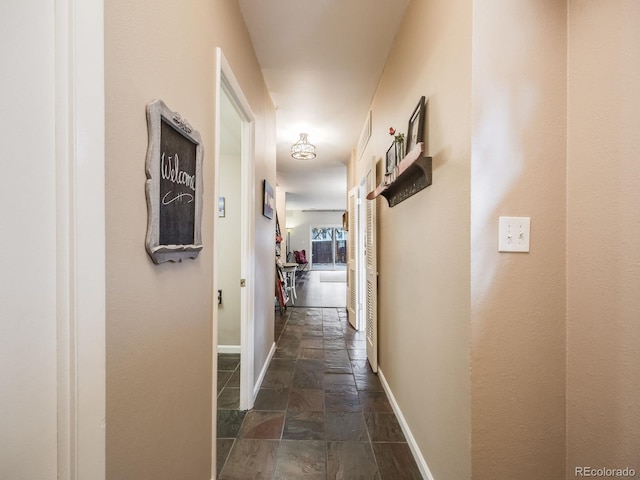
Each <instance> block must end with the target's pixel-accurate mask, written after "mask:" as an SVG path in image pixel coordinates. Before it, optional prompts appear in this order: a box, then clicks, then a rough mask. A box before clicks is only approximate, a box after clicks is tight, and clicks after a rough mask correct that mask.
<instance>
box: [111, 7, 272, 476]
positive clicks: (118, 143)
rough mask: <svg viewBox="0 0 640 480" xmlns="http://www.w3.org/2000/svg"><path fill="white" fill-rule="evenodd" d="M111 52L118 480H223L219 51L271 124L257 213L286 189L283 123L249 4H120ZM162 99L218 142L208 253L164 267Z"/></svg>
mask: <svg viewBox="0 0 640 480" xmlns="http://www.w3.org/2000/svg"><path fill="white" fill-rule="evenodd" d="M105 42H106V47H105V49H106V60H105V61H106V72H107V73H106V106H107V107H106V109H107V110H106V116H107V118H106V140H107V145H106V164H107V171H106V189H107V198H106V200H107V225H106V228H107V478H110V479H118V480H124V479H135V480H144V479H154V480H159V479H167V480H168V479H172V480H173V479H176V478H190V479H209V478H211V476H210V475H211V463H212V461H211V455H212V444H211V443H212V441H211V439H212V419H211V412H212V398H211V392H212V389H213V387H214V386H213V385H212V363H213V362H214V359H213V349H214V346H213V344H212V342H213V332H212V330H213V329H215V328H216V325H215V323H214V324H212V316H213V314H212V312H213V310H214V308H215V297H214V292H213V291H212V288H213V277H212V276H213V265H212V260H213V239H214V234H213V228H212V225H213V215H215V214H217V208H216V206H217V202H216V201H215V200H214V196H213V188H214V180H215V179H214V175H213V172H214V163H213V162H214V156H213V155H214V151H215V145H214V131H215V114H214V112H215V104H214V99H215V91H216V88H217V85H216V78H215V61H216V60H215V58H216V52H215V48H216V47H217V46H219V47H221V48H222V50H223V52H224V54H225V56H226V58H227V60H228V61H229V63H230V65H231V68H232V69H233V71H234V74H235V76H236V77H237V79H238V81H239V83H240V85H241V87H242V89H243V92H244V94H245V96H246V97H247V100H248V102H249V104H250V105H251V108H252V110H253V112H254V114H255V116H256V118H257V121H256V129H255V131H256V137H255V148H256V177H255V178H256V182H255V183H256V184H255V190H254V193H255V194H256V195H254V201H255V203H256V207H257V206H258V205H259V198H260V195H259V194H257V192H258V188H260V189H261V179H263V178H268V179H270V181H273V182H275V150H274V147H273V144H274V142H275V140H274V139H275V132H274V126H273V123H274V118H275V113H274V111H273V105H272V103H271V101H270V99H269V96H268V94H267V92H266V89H265V87H264V84H263V81H262V77H261V73H260V70H259V67H258V65H257V61H256V59H255V55H254V53H253V49H252V46H251V43H250V39H249V36H248V34H247V32H246V29H245V27H244V23H243V21H242V17H241V14H240V11H239V9H238V6H237V3H236V2H230V1H228V0H217V1H210V0H188V1H186V2H171V1H160V2H158V1H157V0H153V1H152V0H142V1H138V2H133V3H132V2H128V1H124V0H113V1H109V2H107V3H106V5H105ZM155 98H161V99H163V100H164V101H165V102H166V103H167V105H168V106H169V108H171V109H173V110H176V111H178V112H180V113H181V114H182V115H183V116H184V117H185V118H186V119H187V120H188V121H189V122H190V123H191V124H192V125H193V126H194V128H196V129H198V130H199V131H200V133H201V135H202V139H203V143H204V151H205V157H204V212H203V219H202V232H203V243H204V249H203V250H202V252H201V253H200V256H199V257H198V259H196V260H188V261H185V262H182V263H180V264H173V263H168V264H163V265H154V264H153V263H152V262H151V260H150V259H149V257H148V256H147V254H146V252H145V250H144V240H145V232H146V223H147V211H146V200H145V194H144V181H145V173H144V159H145V153H146V148H147V127H146V119H145V105H146V104H147V103H148V102H150V101H151V100H153V99H155ZM259 185H260V187H259ZM256 197H257V198H256ZM256 211H257V210H256ZM261 220H266V219H263V218H256V225H255V228H254V233H255V236H256V242H257V243H258V244H260V242H261V241H263V240H264V239H265V238H266V237H269V239H270V242H269V246H270V251H269V255H268V258H267V257H265V253H264V251H262V250H260V249H258V251H257V253H256V278H255V281H256V284H257V285H261V284H264V283H265V282H269V285H270V286H271V288H269V292H270V296H267V295H265V291H264V288H258V287H256V299H255V302H256V315H255V317H256V359H255V362H256V364H259V365H260V366H261V365H262V364H263V363H264V361H265V359H266V355H267V353H268V350H269V348H270V346H271V344H272V343H273V268H274V267H273V234H272V232H273V224H272V223H271V222H262V221H261ZM269 332H270V336H269ZM258 371H259V369H258Z"/></svg>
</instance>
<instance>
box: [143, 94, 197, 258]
mask: <svg viewBox="0 0 640 480" xmlns="http://www.w3.org/2000/svg"><path fill="white" fill-rule="evenodd" d="M147 130H148V134H149V145H148V147H147V160H146V173H147V181H146V194H147V238H146V242H145V243H146V249H147V253H148V254H149V256H150V257H151V259H152V260H153V262H154V263H156V264H160V263H163V262H180V261H182V260H183V259H186V258H196V257H197V256H198V254H199V253H200V250H202V202H203V200H202V188H203V187H202V183H203V180H202V158H203V147H202V139H201V137H200V134H199V133H198V132H197V131H196V130H194V129H193V128H192V127H191V125H189V123H188V122H187V121H186V120H185V119H183V118H182V117H181V116H180V114H179V113H176V112H173V111H171V110H169V108H168V107H167V106H166V105H165V104H164V102H163V101H162V100H154V101H153V102H151V103H149V104H148V105H147Z"/></svg>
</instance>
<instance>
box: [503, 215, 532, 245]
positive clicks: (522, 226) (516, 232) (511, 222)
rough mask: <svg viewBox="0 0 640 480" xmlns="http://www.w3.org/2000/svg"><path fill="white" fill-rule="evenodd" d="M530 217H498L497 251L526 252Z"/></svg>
mask: <svg viewBox="0 0 640 480" xmlns="http://www.w3.org/2000/svg"><path fill="white" fill-rule="evenodd" d="M530 229H531V217H498V251H499V252H528V251H529V236H530Z"/></svg>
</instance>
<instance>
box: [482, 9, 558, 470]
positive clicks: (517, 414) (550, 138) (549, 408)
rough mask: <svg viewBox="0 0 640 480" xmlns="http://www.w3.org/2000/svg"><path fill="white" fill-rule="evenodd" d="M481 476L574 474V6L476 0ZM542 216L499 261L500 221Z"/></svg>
mask: <svg viewBox="0 0 640 480" xmlns="http://www.w3.org/2000/svg"><path fill="white" fill-rule="evenodd" d="M473 18H474V21H473V73H472V75H473V152H472V171H471V304H472V311H471V330H472V337H471V371H472V376H471V378H472V392H471V396H472V404H471V416H472V440H471V443H472V466H473V469H472V478H478V479H488V478H517V479H519V480H525V479H531V480H533V479H540V478H545V479H559V478H563V471H564V468H563V466H564V456H565V448H564V442H565V438H564V430H565V428H564V422H565V419H564V393H565V360H564V358H565V301H566V297H565V249H566V243H565V182H566V175H565V171H566V153H565V151H566V127H565V124H566V107H565V105H566V5H565V4H564V2H557V1H555V0H545V1H530V0H518V1H509V2H505V1H501V0H495V1H484V2H475V4H474V16H473ZM501 215H504V216H528V217H531V251H530V253H498V251H497V244H498V228H497V227H498V216H501Z"/></svg>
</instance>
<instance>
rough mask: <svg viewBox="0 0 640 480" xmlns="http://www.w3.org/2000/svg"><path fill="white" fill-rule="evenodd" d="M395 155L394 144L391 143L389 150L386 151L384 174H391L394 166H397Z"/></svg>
mask: <svg viewBox="0 0 640 480" xmlns="http://www.w3.org/2000/svg"><path fill="white" fill-rule="evenodd" d="M396 153H397V152H396V142H393V143H392V144H391V146H390V147H389V150H387V155H386V170H385V172H386V173H391V172H393V169H394V168H396V165H397V164H398V158H397V155H396Z"/></svg>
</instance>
